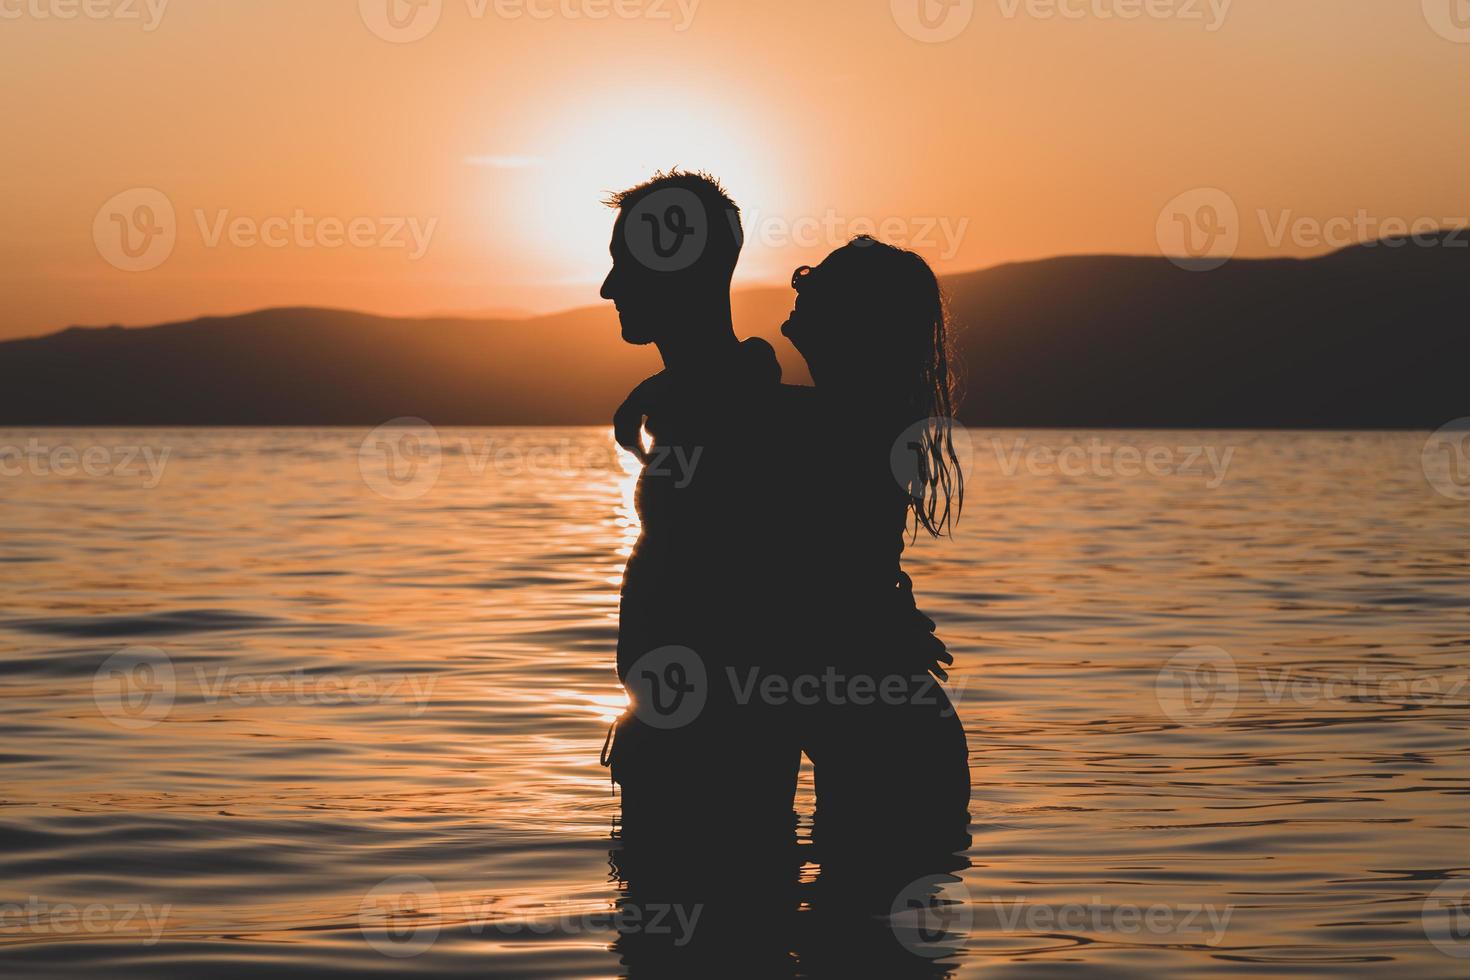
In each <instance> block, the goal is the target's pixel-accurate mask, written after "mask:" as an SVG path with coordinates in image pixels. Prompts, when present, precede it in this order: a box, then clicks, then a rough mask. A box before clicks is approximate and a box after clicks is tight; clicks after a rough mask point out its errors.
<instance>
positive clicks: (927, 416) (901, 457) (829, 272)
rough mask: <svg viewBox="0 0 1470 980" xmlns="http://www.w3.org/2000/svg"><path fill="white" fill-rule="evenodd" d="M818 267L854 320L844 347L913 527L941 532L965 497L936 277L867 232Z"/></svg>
mask: <svg viewBox="0 0 1470 980" xmlns="http://www.w3.org/2000/svg"><path fill="white" fill-rule="evenodd" d="M819 271H820V273H821V278H823V279H826V278H827V277H828V276H833V277H834V278H835V279H836V280H837V281H836V282H834V283H833V284H832V285H834V286H836V287H837V289H838V290H840V292H841V293H842V294H844V299H843V301H842V302H843V305H844V306H845V307H846V316H845V317H844V318H845V319H848V321H849V322H851V323H855V324H858V325H860V326H861V327H862V334H863V335H862V336H857V337H851V338H848V340H849V343H848V344H845V345H844V346H845V347H847V348H848V349H849V350H850V351H854V354H853V356H852V359H853V360H854V361H855V362H857V363H856V365H855V366H857V367H858V369H859V370H860V371H861V374H862V375H863V376H864V377H863V378H862V384H863V387H864V389H865V390H866V391H867V392H869V393H870V395H865V396H864V398H865V400H867V401H868V403H869V405H870V406H871V407H872V408H874V409H875V410H877V411H879V412H880V413H881V415H882V417H881V419H880V421H881V423H882V424H883V426H884V427H885V428H887V429H888V430H889V431H890V432H891V433H892V435H893V438H894V450H893V458H892V463H893V469H894V472H895V475H896V476H897V477H898V479H899V482H900V483H905V484H907V485H906V488H905V489H907V491H908V495H909V509H910V510H911V512H912V513H913V516H914V521H915V527H914V533H915V534H917V533H918V528H920V527H922V528H923V529H924V530H926V531H928V532H929V533H930V534H931V535H933V536H935V537H939V536H940V535H942V534H945V533H946V532H949V531H951V530H952V528H953V526H954V523H955V522H956V521H958V519H959V516H960V512H961V510H962V509H963V508H964V500H965V475H964V471H963V468H962V467H961V465H960V460H959V456H958V454H957V453H956V452H955V444H954V431H955V427H956V425H957V424H958V423H957V422H956V421H955V417H954V415H955V406H956V405H957V404H958V401H959V391H958V386H957V383H956V374H957V372H956V371H955V370H954V369H953V368H952V367H951V362H952V361H953V360H954V350H953V347H952V343H953V338H952V336H951V334H952V331H951V329H950V328H951V323H952V321H951V317H950V311H949V304H948V302H947V300H946V298H945V295H944V291H943V290H942V289H941V288H940V285H939V279H938V277H936V276H935V275H934V270H933V269H931V268H930V267H929V263H927V262H925V261H924V259H923V258H922V257H920V256H919V255H918V254H916V253H914V252H910V251H908V250H907V249H902V248H897V247H895V246H893V245H889V244H886V243H884V242H880V241H878V240H877V239H875V238H872V237H870V236H867V235H863V236H860V237H858V238H855V239H853V240H852V241H851V242H849V243H848V244H847V245H845V246H843V247H842V248H840V249H838V250H837V251H836V252H834V253H832V255H831V256H829V257H828V259H827V261H826V262H824V263H822V267H821V269H820V270H819ZM824 291H825V290H824Z"/></svg>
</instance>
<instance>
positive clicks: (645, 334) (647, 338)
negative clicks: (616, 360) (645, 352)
mask: <svg viewBox="0 0 1470 980" xmlns="http://www.w3.org/2000/svg"><path fill="white" fill-rule="evenodd" d="M623 343H625V344H632V345H633V346H634V347H646V346H648V345H649V344H651V343H653V336H652V333H651V332H650V331H648V330H645V329H642V328H640V327H636V326H630V325H628V324H626V323H624V324H623Z"/></svg>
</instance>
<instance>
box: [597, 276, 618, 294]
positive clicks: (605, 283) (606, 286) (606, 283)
mask: <svg viewBox="0 0 1470 980" xmlns="http://www.w3.org/2000/svg"><path fill="white" fill-rule="evenodd" d="M600 295H601V296H602V298H603V299H614V298H615V297H614V296H613V274H612V273H611V272H609V273H608V274H607V278H606V279H604V280H602V292H601V294H600Z"/></svg>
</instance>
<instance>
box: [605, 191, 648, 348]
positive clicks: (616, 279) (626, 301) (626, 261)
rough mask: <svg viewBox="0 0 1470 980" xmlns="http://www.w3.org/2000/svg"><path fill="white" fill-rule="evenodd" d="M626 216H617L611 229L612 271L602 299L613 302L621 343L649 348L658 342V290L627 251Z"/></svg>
mask: <svg viewBox="0 0 1470 980" xmlns="http://www.w3.org/2000/svg"><path fill="white" fill-rule="evenodd" d="M627 222H628V214H627V212H626V211H620V212H619V213H618V220H617V222H616V223H615V224H614V225H613V234H612V244H611V246H610V248H609V251H610V252H611V253H612V271H611V272H609V273H608V274H607V279H606V280H604V281H603V283H602V298H603V299H606V300H612V302H613V305H614V306H616V307H617V311H618V320H619V322H620V323H621V324H622V328H623V340H624V342H626V343H629V344H636V345H643V344H651V343H653V342H654V341H656V340H657V339H658V315H657V312H656V309H655V307H656V299H655V297H656V296H657V295H658V290H657V286H656V284H655V283H654V282H652V281H651V280H652V279H653V273H652V271H651V270H649V269H648V268H647V267H646V266H645V265H644V264H643V263H641V262H639V261H638V259H637V257H635V256H634V255H633V252H632V250H631V249H630V248H629V247H628V240H627V233H626V229H627Z"/></svg>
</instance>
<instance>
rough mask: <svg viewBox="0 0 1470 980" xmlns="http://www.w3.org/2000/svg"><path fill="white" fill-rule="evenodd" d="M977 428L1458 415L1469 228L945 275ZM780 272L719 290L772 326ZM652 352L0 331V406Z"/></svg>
mask: <svg viewBox="0 0 1470 980" xmlns="http://www.w3.org/2000/svg"><path fill="white" fill-rule="evenodd" d="M945 286H946V288H947V289H948V291H949V293H950V297H951V304H952V307H953V311H954V313H955V316H956V320H957V322H958V324H959V331H958V335H957V343H958V347H959V351H960V356H961V361H962V376H963V379H964V384H965V389H966V396H965V400H964V402H963V407H962V410H961V417H962V418H963V420H964V421H965V422H966V423H967V424H972V425H988V426H1089V427H1110V426H1116V427H1180V428H1188V427H1220V428H1225V427H1232V428H1233V427H1291V428H1318V427H1352V428H1437V427H1438V426H1440V425H1442V424H1443V423H1445V422H1447V421H1449V420H1451V419H1454V418H1459V417H1463V416H1470V384H1467V378H1470V237H1467V236H1465V235H1459V236H1455V235H1452V234H1447V235H1446V236H1444V237H1443V238H1442V239H1439V244H1438V245H1437V246H1435V247H1428V246H1425V245H1422V244H1412V243H1408V242H1402V241H1385V242H1377V243H1373V244H1370V245H1364V246H1358V247H1354V248H1350V249H1346V250H1344V251H1341V252H1337V253H1334V254H1332V255H1328V256H1325V257H1323V258H1317V259H1310V260H1296V259H1283V260H1235V261H1232V262H1230V263H1229V264H1227V265H1226V266H1224V267H1223V268H1220V269H1216V270H1214V271H1210V272H1202V271H1188V270H1186V269H1183V268H1180V267H1179V266H1177V265H1175V264H1174V263H1173V262H1171V261H1169V260H1167V259H1163V258H1129V257H1117V256H1097V257H1093V256H1079V257H1072V258H1057V259H1049V260H1045V261H1040V262H1025V263H1017V264H1013V265H1004V266H999V267H996V268H993V269H987V270H985V271H981V272H973V273H968V274H963V275H957V276H951V277H948V278H947V279H946V281H945ZM790 306H791V294H790V291H789V290H785V289H758V290H749V291H744V292H740V293H738V294H737V296H736V320H737V327H738V329H739V330H740V332H741V334H742V335H749V334H758V335H761V336H765V337H767V338H768V339H771V340H772V342H773V343H774V344H775V345H776V347H777V349H778V351H780V352H781V357H782V360H783V363H784V364H785V366H786V368H787V376H788V380H793V381H797V382H804V381H805V380H806V375H805V372H804V370H803V369H802V366H801V364H800V361H799V358H797V356H796V355H795V353H794V352H793V351H791V350H790V348H789V345H787V344H786V343H785V341H784V340H782V339H781V338H780V337H779V335H778V328H779V325H780V324H781V322H782V321H783V320H784V319H785V316H786V313H787V311H788V310H789V309H790ZM657 369H658V361H657V356H656V353H655V352H654V351H653V350H652V349H649V348H644V349H635V348H631V347H628V346H626V345H624V344H622V343H621V341H620V340H619V336H618V327H617V321H616V315H615V313H614V312H613V310H612V309H611V307H610V306H607V307H594V308H587V309H579V310H572V311H569V312H566V313H560V314H556V315H554V316H543V317H534V318H529V319H465V318H433V319H391V318H385V317H378V316H370V315H367V314H362V313H353V312H347V311H341V310H323V309H275V310H262V311H260V312H258V313H250V314H246V315H243V316H232V317H210V318H204V319H199V320H194V321H190V322H187V323H171V324H165V325H163V326H156V327H146V328H128V329H124V328H121V327H102V328H83V327H73V328H71V329H68V330H64V331H62V332H60V333H56V334H52V335H50V336H46V337H39V338H34V339H27V340H15V341H9V342H5V343H0V425H12V426H16V425H376V424H379V423H381V422H383V421H386V420H388V419H392V418H398V417H403V416H416V417H420V418H424V419H428V420H429V421H431V422H433V423H435V424H438V425H538V424H549V425H577V424H601V423H606V422H608V421H609V419H610V418H611V413H612V411H613V409H614V408H616V407H617V405H618V404H619V403H620V402H621V400H622V398H623V396H624V395H625V394H626V393H627V391H628V390H629V389H630V388H631V387H632V386H633V385H634V384H635V383H637V382H638V381H639V380H640V379H641V378H643V377H645V376H646V375H648V374H651V373H653V372H654V371H656V370H657Z"/></svg>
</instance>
